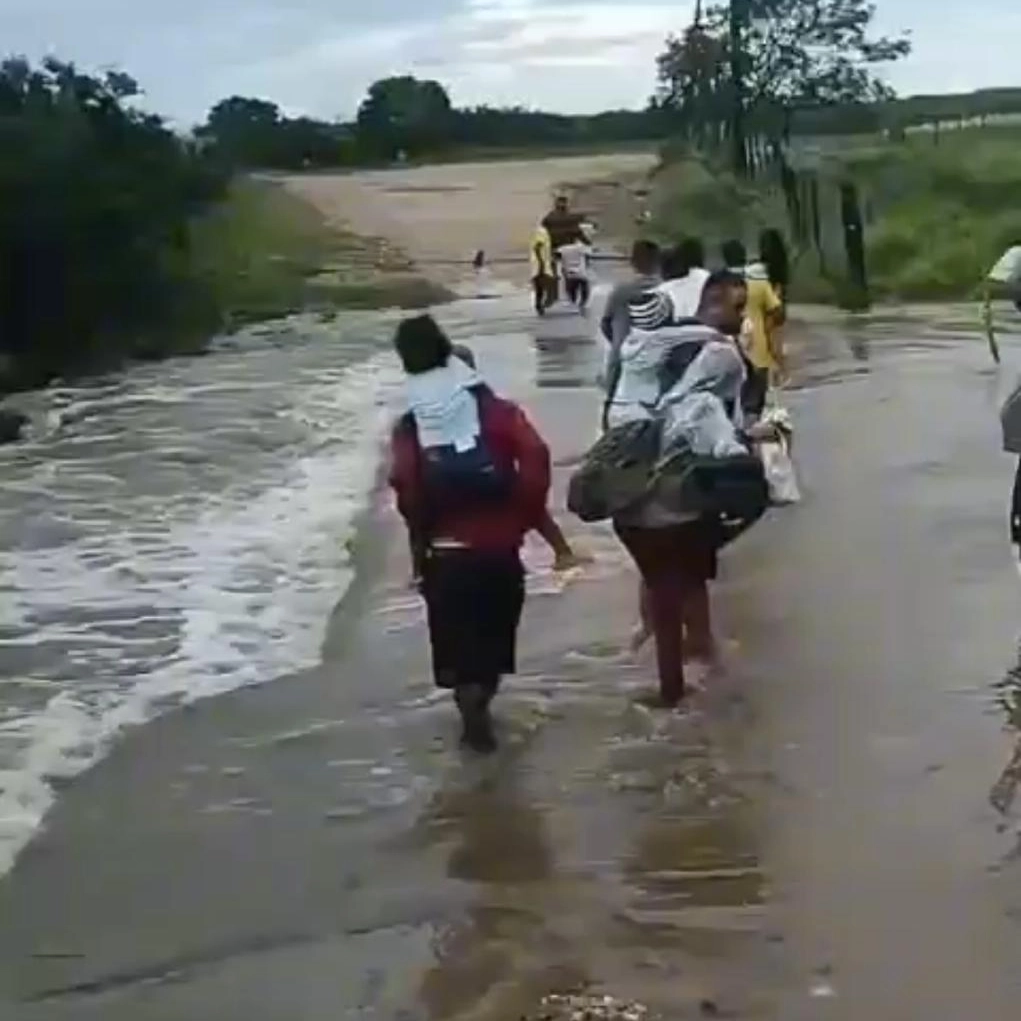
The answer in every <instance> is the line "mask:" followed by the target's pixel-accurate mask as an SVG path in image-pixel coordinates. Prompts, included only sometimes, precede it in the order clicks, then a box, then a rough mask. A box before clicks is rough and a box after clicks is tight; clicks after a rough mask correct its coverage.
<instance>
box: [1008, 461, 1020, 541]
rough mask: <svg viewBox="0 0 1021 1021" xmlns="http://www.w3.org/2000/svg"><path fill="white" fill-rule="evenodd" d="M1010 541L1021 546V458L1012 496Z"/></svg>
mask: <svg viewBox="0 0 1021 1021" xmlns="http://www.w3.org/2000/svg"><path fill="white" fill-rule="evenodd" d="M1010 541H1011V542H1012V543H1013V544H1014V545H1015V546H1018V547H1021V458H1019V459H1018V463H1017V472H1016V473H1015V475H1014V492H1013V494H1012V495H1011V498H1010ZM1019 552H1021V551H1019Z"/></svg>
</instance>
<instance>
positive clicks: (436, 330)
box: [394, 315, 454, 376]
mask: <svg viewBox="0 0 1021 1021" xmlns="http://www.w3.org/2000/svg"><path fill="white" fill-rule="evenodd" d="M394 349H395V350H396V351H397V356H398V357H399V358H400V360H401V364H402V365H403V366H404V371H405V372H406V373H407V374H408V375H409V376H421V375H422V374H423V373H425V372H431V371H432V370H433V369H440V368H442V367H443V366H444V365H446V364H447V362H448V361H450V356H451V355H452V354H453V353H454V349H453V346H452V345H451V343H450V338H449V337H448V336H447V335H446V334H445V333H444V332H443V331H442V330H441V329H440V327H439V324H438V323H437V322H436V320H435V319H433V317H432V316H431V315H420V316H412V317H411V318H409V319H405V320H404V321H403V322H401V324H400V325H399V326H398V327H397V333H396V335H395V336H394Z"/></svg>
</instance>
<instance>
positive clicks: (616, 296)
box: [599, 284, 624, 344]
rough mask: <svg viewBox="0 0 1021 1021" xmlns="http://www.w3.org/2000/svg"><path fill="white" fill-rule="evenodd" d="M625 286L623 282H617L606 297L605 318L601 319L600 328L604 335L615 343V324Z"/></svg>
mask: <svg viewBox="0 0 1021 1021" xmlns="http://www.w3.org/2000/svg"><path fill="white" fill-rule="evenodd" d="M623 292H624V288H623V285H622V284H616V285H615V286H614V288H613V290H612V291H610V293H609V295H608V296H607V299H606V307H605V308H604V309H603V318H602V319H600V320H599V329H600V330H601V331H602V334H603V337H604V338H605V339H606V340H608V341H609V342H610V343H611V344H612V343H613V324H614V322H615V321H616V318H617V316H618V315H619V314H620V307H621V303H622V300H623V299H622V295H623Z"/></svg>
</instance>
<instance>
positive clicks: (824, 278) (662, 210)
mask: <svg viewBox="0 0 1021 1021" xmlns="http://www.w3.org/2000/svg"><path fill="white" fill-rule="evenodd" d="M1019 152H1021V131H1012V130H1007V129H1002V128H985V129H983V128H967V129H964V130H958V131H953V132H946V133H944V134H943V135H942V136H941V137H940V139H939V141H938V144H937V142H936V141H935V139H934V136H932V135H931V134H929V133H924V134H919V135H911V136H908V137H907V138H905V139H902V140H900V141H891V140H889V139H886V138H883V137H880V136H871V137H870V136H859V137H856V138H852V139H842V140H841V144H840V146H839V147H838V148H836V149H834V150H833V151H831V152H828V153H824V155H822V157H821V158H820V159H819V160H818V170H817V172H816V178H817V181H818V185H819V187H818V194H819V201H820V206H821V208H820V211H819V212H820V215H819V220H818V227H819V232H818V236H817V237H813V236H809V237H806V238H803V239H800V240H799V239H797V238H795V237H793V236H792V241H793V244H792V248H793V279H792V283H791V294H792V297H793V298H794V299H795V300H799V301H804V302H822V303H827V304H828V303H836V304H846V303H848V301H849V300H850V296H849V295H848V293H847V286H848V282H847V270H846V253H845V252H844V250H843V243H844V242H843V226H842V223H841V218H840V199H839V193H838V188H839V184H840V182H842V181H845V180H851V181H853V182H854V183H855V185H856V187H857V189H858V192H859V195H860V197H861V202H862V211H863V220H864V234H865V251H866V268H867V274H868V285H869V290H870V293H871V296H872V297H873V298H874V299H877V300H881V301H883V300H907V301H935V300H948V299H963V298H973V297H978V296H979V295H980V294H981V291H982V286H983V280H984V278H985V274H986V273H987V272H988V271H989V268H990V266H991V265H992V264H993V262H995V260H996V259H997V258H998V257H999V256H1000V255H1001V254H1002V252H1003V251H1004V250H1005V249H1006V248H1008V247H1009V246H1011V245H1013V244H1018V243H1021V209H1018V208H1017V207H1016V206H1015V204H1014V203H1013V200H1012V196H1014V195H1017V194H1019V193H1021V159H1019V158H1018V153H1019ZM651 190H652V198H651V205H652V212H653V221H652V229H653V233H654V234H655V235H656V237H657V238H658V239H659V240H661V241H663V242H664V243H671V242H674V243H675V242H676V240H677V239H678V238H679V237H682V236H683V235H685V234H689V233H690V234H694V235H696V236H699V237H702V238H703V239H704V240H705V241H706V244H707V245H708V247H709V249H710V252H713V253H715V254H716V255H717V256H718V253H719V246H720V244H721V243H722V242H723V241H724V240H726V239H728V238H731V237H737V238H742V239H745V240H746V241H747V243H748V244H749V246H753V245H754V242H755V239H756V238H757V237H758V235H759V233H760V232H761V230H762V229H764V228H766V227H777V226H779V227H781V228H782V229H786V230H787V233H788V234H789V235H792V232H791V231H790V230H789V209H788V206H787V201H786V196H785V194H784V192H783V190H782V188H781V187H780V186H779V185H778V184H777V183H776V182H775V181H774V180H771V179H768V178H767V179H765V180H763V179H754V180H748V179H742V178H739V177H738V176H737V175H735V174H734V173H733V172H732V170H731V169H730V168H729V167H728V166H727V165H725V163H723V162H722V161H718V160H714V159H712V158H711V157H708V156H706V155H705V154H701V153H697V152H693V151H688V152H686V153H684V152H677V151H672V152H670V153H669V154H668V155H667V156H666V158H665V159H664V161H663V163H662V165H661V166H660V168H659V170H658V171H657V172H656V175H655V177H654V178H653V182H652V189H651Z"/></svg>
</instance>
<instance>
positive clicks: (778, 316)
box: [741, 263, 787, 416]
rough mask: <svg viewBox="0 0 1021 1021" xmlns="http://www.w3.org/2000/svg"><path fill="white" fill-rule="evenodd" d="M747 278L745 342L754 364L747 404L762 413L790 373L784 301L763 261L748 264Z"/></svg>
mask: <svg viewBox="0 0 1021 1021" xmlns="http://www.w3.org/2000/svg"><path fill="white" fill-rule="evenodd" d="M745 280H746V281H747V283H748V313H747V318H746V320H745V325H744V327H743V332H742V337H741V343H742V347H743V348H744V351H745V354H746V355H747V356H748V361H749V363H750V365H751V373H750V375H749V380H748V386H747V388H746V392H745V404H746V409H747V410H748V412H749V413H750V414H752V415H755V416H758V415H761V414H762V410H763V408H764V407H765V404H766V398H767V396H768V394H769V389H770V387H771V386H773V385H774V384H776V383H778V382H779V381H780V380H782V379H783V377H784V375H785V374H786V372H787V360H786V357H785V354H784V349H783V331H782V327H783V323H784V304H783V301H782V299H781V298H780V295H779V294H777V292H776V291H775V290H774V289H773V285H772V284H771V283H770V282H769V277H768V275H767V272H766V270H765V269H764V268H763V266H762V264H761V263H759V264H758V265H755V264H753V265H751V266H749V267H748V269H747V271H746V273H745Z"/></svg>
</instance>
